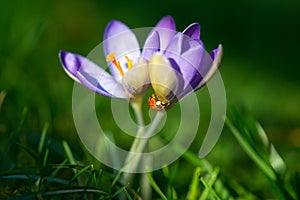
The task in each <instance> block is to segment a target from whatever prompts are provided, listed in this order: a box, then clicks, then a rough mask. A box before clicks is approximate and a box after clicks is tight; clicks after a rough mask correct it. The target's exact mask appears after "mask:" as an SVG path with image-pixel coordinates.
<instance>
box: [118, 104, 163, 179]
mask: <svg viewBox="0 0 300 200" xmlns="http://www.w3.org/2000/svg"><path fill="white" fill-rule="evenodd" d="M135 103H136V102H134V103H132V108H133V109H134V111H135V113H136V116H137V121H138V123H142V124H143V123H144V121H143V118H142V111H141V106H140V105H138V104H135ZM163 117H164V112H157V114H156V116H155V118H154V119H153V121H152V123H151V125H150V127H149V128H148V130H147V131H145V127H144V126H140V127H139V129H138V131H137V134H136V137H135V139H134V141H133V143H132V145H131V148H130V150H129V152H130V154H129V155H128V157H127V158H126V161H125V165H124V169H130V171H133V172H134V171H135V170H136V169H137V168H138V166H139V163H140V159H141V156H142V154H141V153H142V152H143V151H144V150H145V147H146V146H147V143H148V141H149V139H150V137H151V135H152V134H153V133H154V131H155V129H156V128H157V126H158V125H159V124H160V122H161V119H162V118H163ZM132 178H133V173H125V174H124V175H123V181H124V182H125V183H128V182H130V181H131V180H132Z"/></svg>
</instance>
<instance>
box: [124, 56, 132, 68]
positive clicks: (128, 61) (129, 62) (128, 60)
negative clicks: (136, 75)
mask: <svg viewBox="0 0 300 200" xmlns="http://www.w3.org/2000/svg"><path fill="white" fill-rule="evenodd" d="M125 58H126V60H127V64H128V65H127V67H128V70H129V69H131V68H132V61H131V60H130V59H129V58H128V56H125Z"/></svg>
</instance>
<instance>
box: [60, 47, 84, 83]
mask: <svg viewBox="0 0 300 200" xmlns="http://www.w3.org/2000/svg"><path fill="white" fill-rule="evenodd" d="M58 56H59V58H60V61H61V64H62V66H63V69H64V70H65V72H66V73H67V74H68V75H69V76H70V77H71V78H72V79H74V80H75V81H77V82H79V80H78V79H77V78H76V76H77V71H78V70H79V68H80V65H81V64H80V63H81V62H82V60H81V58H82V57H78V56H73V54H71V53H69V52H66V51H62V50H61V51H60V52H59V54H58Z"/></svg>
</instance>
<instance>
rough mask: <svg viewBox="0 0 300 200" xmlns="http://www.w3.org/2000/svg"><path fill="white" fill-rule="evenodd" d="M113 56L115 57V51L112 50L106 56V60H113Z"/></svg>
mask: <svg viewBox="0 0 300 200" xmlns="http://www.w3.org/2000/svg"><path fill="white" fill-rule="evenodd" d="M115 58H116V52H112V53H110V54H108V55H107V56H106V61H107V62H112V61H113V60H115Z"/></svg>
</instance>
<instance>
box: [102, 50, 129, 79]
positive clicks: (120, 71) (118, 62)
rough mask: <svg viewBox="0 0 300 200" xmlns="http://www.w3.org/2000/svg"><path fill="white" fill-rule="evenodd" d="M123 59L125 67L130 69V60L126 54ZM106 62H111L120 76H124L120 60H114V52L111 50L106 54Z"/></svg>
mask: <svg viewBox="0 0 300 200" xmlns="http://www.w3.org/2000/svg"><path fill="white" fill-rule="evenodd" d="M125 59H126V60H127V68H128V70H130V69H131V68H132V61H131V60H130V59H129V58H128V56H125ZM106 61H107V62H112V63H113V64H114V66H115V67H116V68H117V69H118V71H119V73H120V75H121V76H124V71H123V69H122V67H121V64H120V61H117V60H116V52H112V53H110V54H108V55H107V56H106Z"/></svg>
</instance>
